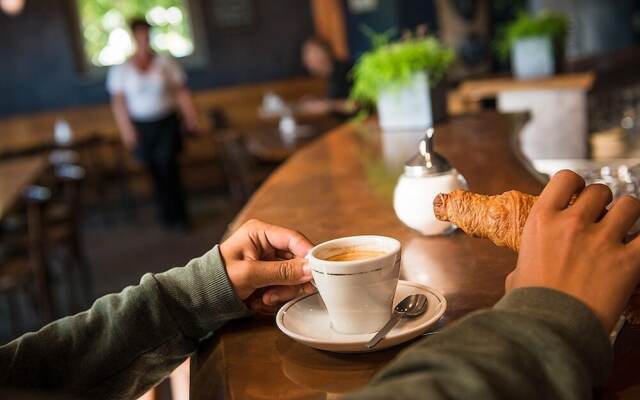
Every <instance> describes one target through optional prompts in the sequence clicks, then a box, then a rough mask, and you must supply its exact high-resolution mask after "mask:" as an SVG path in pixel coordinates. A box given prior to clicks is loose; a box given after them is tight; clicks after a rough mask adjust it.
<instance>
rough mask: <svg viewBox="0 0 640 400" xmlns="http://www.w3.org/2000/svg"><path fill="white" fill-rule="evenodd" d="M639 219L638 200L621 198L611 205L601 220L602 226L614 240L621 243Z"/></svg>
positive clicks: (639, 201)
mask: <svg viewBox="0 0 640 400" xmlns="http://www.w3.org/2000/svg"><path fill="white" fill-rule="evenodd" d="M639 217H640V200H638V199H637V198H635V197H632V196H622V197H620V198H619V199H617V200H616V201H615V203H613V206H612V207H611V209H610V210H609V212H608V213H607V215H606V216H605V217H604V218H603V219H602V225H603V226H604V229H606V230H607V233H608V234H609V235H611V236H612V237H614V238H615V240H617V241H622V240H623V239H624V238H625V236H626V235H627V233H628V232H629V229H631V227H632V226H633V224H635V222H636V220H637V219H638V218H639Z"/></svg>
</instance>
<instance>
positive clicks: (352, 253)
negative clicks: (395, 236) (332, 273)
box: [324, 249, 385, 261]
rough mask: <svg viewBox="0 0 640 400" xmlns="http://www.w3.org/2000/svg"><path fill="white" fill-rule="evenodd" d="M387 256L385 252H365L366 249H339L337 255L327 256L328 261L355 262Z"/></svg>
mask: <svg viewBox="0 0 640 400" xmlns="http://www.w3.org/2000/svg"><path fill="white" fill-rule="evenodd" d="M384 254H385V252H384V251H376V250H365V249H338V250H337V253H336V254H333V255H330V256H327V258H325V259H324V260H326V261H355V260H366V259H367V258H375V257H380V256H383V255H384Z"/></svg>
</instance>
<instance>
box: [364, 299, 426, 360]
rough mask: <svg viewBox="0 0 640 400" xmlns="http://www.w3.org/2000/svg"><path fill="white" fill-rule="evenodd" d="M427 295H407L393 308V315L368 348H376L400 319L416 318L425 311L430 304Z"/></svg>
mask: <svg viewBox="0 0 640 400" xmlns="http://www.w3.org/2000/svg"><path fill="white" fill-rule="evenodd" d="M428 303H429V302H428V300H427V296H425V295H424V294H412V295H411V296H407V297H405V298H404V300H402V301H401V302H400V303H398V304H397V305H396V306H395V308H394V309H393V315H392V316H391V318H390V319H389V321H388V322H387V323H386V324H385V325H384V326H383V327H382V329H380V330H379V331H378V333H376V335H375V336H374V337H373V338H371V340H370V341H369V343H367V349H372V348H374V347H375V346H376V345H377V344H378V343H380V341H381V340H382V339H383V338H384V337H385V336H386V335H387V333H389V331H390V330H391V329H392V328H393V327H394V326H396V324H397V323H398V321H400V319H402V318H415V317H417V316H419V315H421V314H423V313H424V312H425V310H426V309H427V305H428Z"/></svg>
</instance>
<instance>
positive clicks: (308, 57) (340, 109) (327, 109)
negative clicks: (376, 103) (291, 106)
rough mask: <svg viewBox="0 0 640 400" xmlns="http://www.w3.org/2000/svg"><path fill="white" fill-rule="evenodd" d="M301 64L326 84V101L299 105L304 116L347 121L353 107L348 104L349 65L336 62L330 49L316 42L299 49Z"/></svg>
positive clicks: (302, 102)
mask: <svg viewBox="0 0 640 400" xmlns="http://www.w3.org/2000/svg"><path fill="white" fill-rule="evenodd" d="M302 63H303V64H304V66H305V68H306V69H307V71H309V73H310V74H311V75H312V76H314V77H318V78H322V79H324V80H326V82H327V96H326V98H307V99H303V100H302V101H301V103H300V108H301V109H302V111H303V112H305V113H309V114H325V113H332V114H336V115H337V116H339V117H348V116H351V115H352V114H353V113H354V112H355V108H356V107H355V104H354V102H353V101H350V100H349V93H350V92H351V83H350V79H349V71H350V70H351V67H352V65H351V63H349V62H343V61H340V60H338V59H337V58H336V57H335V56H334V54H333V51H332V50H331V47H330V46H329V45H328V44H327V43H325V42H324V41H323V40H321V39H318V38H315V37H314V38H310V39H307V40H306V41H305V42H304V44H303V46H302Z"/></svg>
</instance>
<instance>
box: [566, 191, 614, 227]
mask: <svg viewBox="0 0 640 400" xmlns="http://www.w3.org/2000/svg"><path fill="white" fill-rule="evenodd" d="M612 199H613V195H612V193H611V189H609V187H608V186H606V185H603V184H600V183H596V184H593V185H589V186H587V188H586V189H584V190H583V191H582V193H580V196H578V199H577V200H576V202H575V203H574V204H573V205H572V206H571V207H570V208H569V209H570V210H571V212H572V213H577V214H578V215H580V216H582V217H583V218H585V219H586V220H587V221H589V222H594V221H596V220H597V219H598V218H599V217H600V216H601V215H602V214H603V212H604V211H605V209H606V207H607V205H608V204H609V203H611V200H612Z"/></svg>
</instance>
